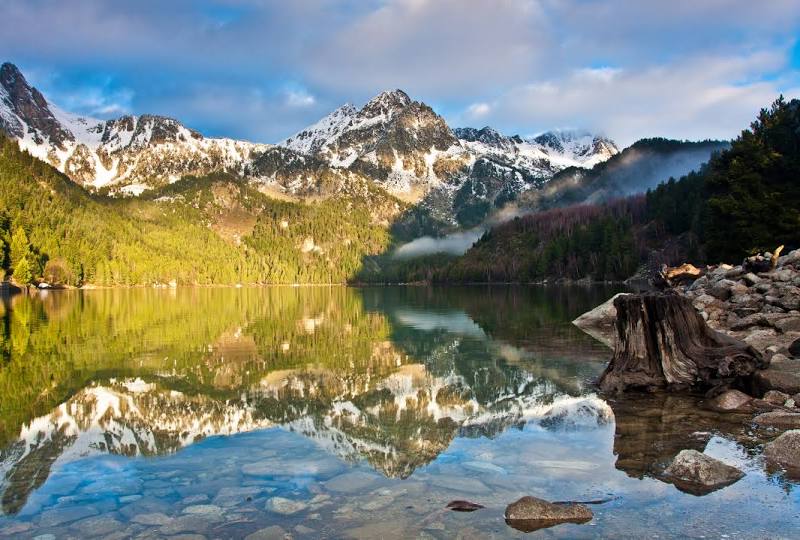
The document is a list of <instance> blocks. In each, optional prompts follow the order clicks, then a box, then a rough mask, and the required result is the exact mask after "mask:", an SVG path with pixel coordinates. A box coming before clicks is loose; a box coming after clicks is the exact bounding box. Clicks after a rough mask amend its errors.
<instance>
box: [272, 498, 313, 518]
mask: <svg viewBox="0 0 800 540" xmlns="http://www.w3.org/2000/svg"><path fill="white" fill-rule="evenodd" d="M307 507H308V505H307V504H306V503H304V502H303V501H294V500H292V499H287V498H285V497H272V498H271V499H269V500H268V501H267V504H266V509H267V510H269V511H270V512H274V513H276V514H282V515H285V516H288V515H291V514H296V513H297V512H301V511H303V510H305V509H306V508H307Z"/></svg>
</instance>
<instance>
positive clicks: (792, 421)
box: [753, 411, 800, 429]
mask: <svg viewBox="0 0 800 540" xmlns="http://www.w3.org/2000/svg"><path fill="white" fill-rule="evenodd" d="M753 422H755V423H756V424H758V425H759V426H766V427H774V428H779V429H800V413H793V412H786V411H771V412H766V413H762V414H759V415H758V416H756V417H755V418H754V419H753Z"/></svg>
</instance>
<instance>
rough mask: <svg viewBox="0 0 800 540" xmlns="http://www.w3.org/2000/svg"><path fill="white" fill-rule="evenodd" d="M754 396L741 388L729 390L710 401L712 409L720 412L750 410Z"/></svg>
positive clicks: (709, 404)
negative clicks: (740, 389) (741, 390)
mask: <svg viewBox="0 0 800 540" xmlns="http://www.w3.org/2000/svg"><path fill="white" fill-rule="evenodd" d="M752 401H753V398H751V397H750V396H748V395H747V394H745V393H744V392H740V391H739V390H728V391H727V392H723V393H722V394H720V395H718V396H717V397H715V398H714V399H712V400H711V401H709V402H708V407H709V408H710V409H711V410H714V411H718V412H750V411H752V410H753V407H752Z"/></svg>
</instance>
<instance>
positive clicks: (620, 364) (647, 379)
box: [599, 292, 767, 392]
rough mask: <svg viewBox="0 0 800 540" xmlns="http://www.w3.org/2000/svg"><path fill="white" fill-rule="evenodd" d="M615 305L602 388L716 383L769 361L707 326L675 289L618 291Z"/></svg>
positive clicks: (728, 381) (617, 389) (745, 374)
mask: <svg viewBox="0 0 800 540" xmlns="http://www.w3.org/2000/svg"><path fill="white" fill-rule="evenodd" d="M614 307H615V308H616V310H617V320H616V324H615V326H616V330H617V343H616V347H615V349H614V357H613V358H612V360H611V362H610V363H609V364H608V367H607V368H606V370H605V371H604V372H603V374H602V375H601V376H600V381H599V383H600V387H601V388H602V389H603V390H605V391H609V392H621V391H624V390H627V389H629V388H644V389H651V388H670V389H677V388H688V387H692V386H702V387H716V386H721V385H726V384H733V383H735V382H736V380H737V379H739V378H742V377H748V376H750V375H752V374H753V373H754V372H755V371H756V370H758V369H763V368H765V367H766V366H767V362H766V361H765V360H764V359H763V357H762V356H761V354H760V353H759V352H758V351H756V350H755V349H754V348H753V347H751V346H749V345H747V344H746V343H743V342H741V341H739V340H736V339H734V338H732V337H730V336H727V335H725V334H721V333H719V332H717V331H715V330H712V329H711V328H709V327H708V326H707V325H706V323H705V321H704V320H703V318H702V317H701V316H700V315H699V314H698V313H697V311H696V310H695V308H694V307H693V306H692V304H691V302H690V301H689V300H688V299H686V298H684V297H682V296H680V295H678V294H674V293H669V292H667V293H648V294H635V295H634V294H632V295H626V296H620V297H618V298H617V299H616V300H615V301H614Z"/></svg>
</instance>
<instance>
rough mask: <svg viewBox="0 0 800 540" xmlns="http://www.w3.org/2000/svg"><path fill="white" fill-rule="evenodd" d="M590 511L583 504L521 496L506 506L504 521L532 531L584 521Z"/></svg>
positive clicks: (590, 517)
mask: <svg viewBox="0 0 800 540" xmlns="http://www.w3.org/2000/svg"><path fill="white" fill-rule="evenodd" d="M592 517H593V514H592V511H591V510H589V508H588V507H587V506H585V505H583V504H577V503H551V502H549V501H545V500H544V499H538V498H536V497H527V496H526V497H522V498H521V499H519V500H518V501H516V502H513V503H511V504H509V505H508V506H507V507H506V513H505V518H506V523H508V524H509V525H510V526H511V527H513V528H515V529H517V530H519V531H523V532H532V531H535V530H538V529H543V528H545V527H552V526H554V525H558V524H560V523H586V522H587V521H591V519H592Z"/></svg>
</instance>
